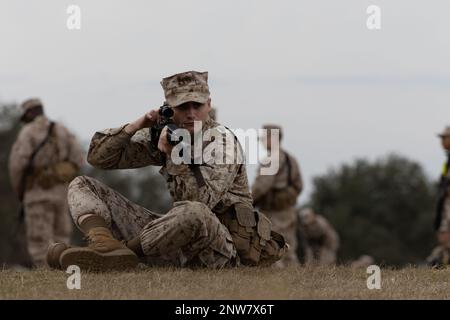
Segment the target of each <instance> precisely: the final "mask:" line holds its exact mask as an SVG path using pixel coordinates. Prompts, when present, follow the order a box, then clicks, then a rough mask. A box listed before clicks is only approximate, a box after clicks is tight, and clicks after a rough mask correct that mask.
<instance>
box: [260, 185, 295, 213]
mask: <svg viewBox="0 0 450 320" xmlns="http://www.w3.org/2000/svg"><path fill="white" fill-rule="evenodd" d="M297 197H298V192H297V190H296V189H295V188H294V187H292V186H287V187H285V188H283V189H272V190H270V192H268V193H267V195H265V196H264V197H263V198H262V199H260V200H258V201H257V203H256V205H257V206H258V208H260V209H261V210H263V211H281V210H285V209H288V208H290V207H292V206H294V205H295V204H296V202H297Z"/></svg>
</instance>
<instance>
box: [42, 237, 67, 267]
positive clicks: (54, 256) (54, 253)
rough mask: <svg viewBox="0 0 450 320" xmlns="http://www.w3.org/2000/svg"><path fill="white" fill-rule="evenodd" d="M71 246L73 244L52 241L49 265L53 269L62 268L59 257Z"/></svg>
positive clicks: (48, 259)
mask: <svg viewBox="0 0 450 320" xmlns="http://www.w3.org/2000/svg"><path fill="white" fill-rule="evenodd" d="M69 248H71V246H69V245H67V244H65V243H62V242H56V243H52V244H51V245H50V246H49V247H48V251H47V264H48V266H49V267H50V268H52V269H62V267H61V263H60V262H59V258H60V257H61V254H62V253H63V252H64V251H65V250H67V249H69Z"/></svg>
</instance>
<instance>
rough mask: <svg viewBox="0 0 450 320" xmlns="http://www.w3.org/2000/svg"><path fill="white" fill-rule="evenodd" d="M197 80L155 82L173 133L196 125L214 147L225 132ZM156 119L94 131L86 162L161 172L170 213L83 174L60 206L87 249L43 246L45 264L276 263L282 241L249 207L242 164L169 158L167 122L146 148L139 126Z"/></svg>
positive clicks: (185, 76) (194, 75)
mask: <svg viewBox="0 0 450 320" xmlns="http://www.w3.org/2000/svg"><path fill="white" fill-rule="evenodd" d="M207 79H208V73H207V72H196V71H189V72H184V73H180V74H175V75H173V76H170V77H167V78H164V79H163V80H162V82H161V85H162V87H163V89H164V94H165V99H166V104H168V105H169V106H170V107H171V109H172V110H173V112H174V114H173V121H174V123H175V124H176V125H177V126H178V127H180V128H183V129H186V130H188V133H189V134H191V135H193V134H194V122H196V123H197V124H198V123H199V122H201V124H202V127H201V130H202V131H205V130H207V129H208V130H212V131H213V132H214V133H215V134H217V136H216V139H215V140H214V141H217V142H218V143H222V140H224V139H222V137H224V135H225V134H227V129H225V127H223V126H221V125H219V124H218V123H217V122H215V121H213V120H211V119H210V117H209V112H210V111H211V99H210V93H209V87H208V83H207ZM160 118H161V116H160V115H159V113H158V110H151V111H149V112H147V113H146V114H144V115H143V116H142V117H140V118H138V119H137V120H136V121H134V122H131V123H129V124H125V125H123V126H121V127H119V128H116V129H107V130H104V131H101V132H97V133H95V135H94V137H93V138H92V141H91V145H90V148H89V154H88V161H89V163H91V164H92V165H94V166H96V167H98V168H102V169H129V168H139V167H144V166H148V165H156V166H162V168H161V170H160V173H161V174H162V175H163V176H164V177H165V179H166V181H167V186H168V188H169V190H170V193H171V195H172V197H173V199H174V201H175V202H174V204H173V208H172V209H171V210H169V211H168V212H167V213H166V214H165V215H161V214H158V213H155V212H151V211H149V210H147V209H146V208H143V207H141V206H139V205H137V204H134V203H132V202H131V201H129V200H128V199H126V198H124V197H123V196H122V195H120V194H119V193H117V192H116V191H114V190H112V189H111V188H109V187H108V186H106V185H104V184H102V183H101V182H99V181H97V180H95V179H93V178H89V177H86V176H83V177H78V178H76V179H74V181H73V182H72V183H71V184H70V186H69V194H68V200H69V206H70V211H71V214H72V218H73V220H74V222H75V224H76V225H77V226H78V227H79V228H80V230H81V231H82V232H83V233H84V234H85V235H86V236H87V239H88V241H89V245H88V247H84V248H73V247H72V248H70V247H68V246H66V245H65V244H63V243H60V244H56V245H54V246H52V247H50V248H49V252H48V257H47V259H48V262H49V264H50V265H52V266H53V267H55V268H58V267H59V268H66V267H67V266H68V265H71V264H74V265H78V266H80V268H82V269H90V270H99V271H103V270H121V269H127V268H132V267H135V266H136V265H137V263H138V262H139V261H141V262H144V263H147V264H148V265H161V264H163V265H172V266H179V267H209V268H221V267H226V266H233V265H238V264H239V263H242V264H246V265H263V264H272V263H274V262H275V261H277V260H279V259H280V258H281V257H282V256H283V254H284V251H285V250H286V245H285V243H284V239H283V237H282V236H280V235H278V234H276V233H275V232H271V230H270V221H269V220H268V219H267V218H266V217H265V216H263V215H261V214H258V213H257V212H254V211H253V207H252V198H251V194H250V191H249V187H248V182H247V174H246V170H245V166H244V165H243V164H240V163H238V162H237V161H235V162H233V163H220V162H218V161H215V159H212V161H205V160H203V161H204V162H201V163H200V164H185V163H176V162H174V159H173V154H172V150H173V148H174V146H173V145H171V144H169V143H168V135H167V132H168V127H167V126H166V127H164V129H163V130H162V131H161V135H160V137H159V140H158V141H157V143H156V145H157V146H156V147H155V142H156V141H153V143H150V142H151V141H150V135H149V127H150V128H155V126H156V125H158V123H160V122H159V121H160ZM196 130H197V129H196ZM195 133H198V131H196V132H195ZM232 140H233V141H235V143H233V148H232V150H231V151H234V152H236V153H237V154H238V155H239V153H240V156H241V157H242V156H243V155H242V151H241V149H240V145H239V143H238V142H237V140H234V139H232ZM211 143H212V142H211ZM226 150H227V151H226V152H229V151H230V148H226ZM210 160H211V159H210ZM149 187H151V186H149Z"/></svg>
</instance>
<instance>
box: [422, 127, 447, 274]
mask: <svg viewBox="0 0 450 320" xmlns="http://www.w3.org/2000/svg"><path fill="white" fill-rule="evenodd" d="M439 137H440V138H441V145H442V148H443V149H444V151H445V153H446V155H447V160H446V162H445V163H444V167H443V170H442V175H441V179H440V181H439V191H438V203H437V208H436V218H435V224H434V226H435V230H436V234H437V240H438V247H436V248H435V249H434V250H433V252H432V254H431V255H430V256H429V257H428V259H427V261H428V263H429V264H431V265H439V264H449V252H448V251H449V248H450V126H448V127H446V128H445V129H444V131H443V132H442V133H440V134H439Z"/></svg>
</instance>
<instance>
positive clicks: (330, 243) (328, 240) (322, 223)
mask: <svg viewBox="0 0 450 320" xmlns="http://www.w3.org/2000/svg"><path fill="white" fill-rule="evenodd" d="M299 217H300V224H299V231H300V234H301V237H302V239H303V242H304V243H303V245H304V251H305V263H306V264H325V265H326V264H333V263H335V262H336V252H337V249H338V248H339V236H338V234H337V233H336V231H335V230H334V229H333V227H332V226H331V225H330V224H329V222H328V221H327V220H326V219H325V218H324V217H322V216H321V215H318V214H315V213H313V212H312V210H311V209H303V210H300V211H299Z"/></svg>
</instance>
